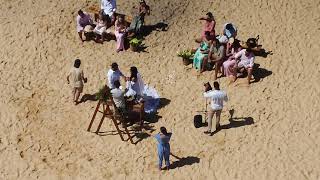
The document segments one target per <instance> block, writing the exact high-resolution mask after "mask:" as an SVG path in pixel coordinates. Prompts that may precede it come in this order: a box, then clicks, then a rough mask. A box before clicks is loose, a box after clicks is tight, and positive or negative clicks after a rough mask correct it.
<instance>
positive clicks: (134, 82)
mask: <svg viewBox="0 0 320 180" xmlns="http://www.w3.org/2000/svg"><path fill="white" fill-rule="evenodd" d="M130 73H131V75H130V77H129V79H128V81H127V89H129V91H130V89H132V90H133V91H134V92H135V95H136V96H137V99H138V100H141V99H142V98H143V91H144V83H143V80H142V78H141V75H140V73H139V72H138V69H137V68H136V67H134V66H133V67H131V68H130Z"/></svg>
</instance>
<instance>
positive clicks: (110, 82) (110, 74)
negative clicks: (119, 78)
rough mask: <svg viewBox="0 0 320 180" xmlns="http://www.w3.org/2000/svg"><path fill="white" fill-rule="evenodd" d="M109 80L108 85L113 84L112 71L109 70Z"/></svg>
mask: <svg viewBox="0 0 320 180" xmlns="http://www.w3.org/2000/svg"><path fill="white" fill-rule="evenodd" d="M107 81H108V86H112V73H110V72H109V71H108V72H107Z"/></svg>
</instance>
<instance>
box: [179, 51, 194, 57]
mask: <svg viewBox="0 0 320 180" xmlns="http://www.w3.org/2000/svg"><path fill="white" fill-rule="evenodd" d="M193 55H194V53H193V52H191V51H190V50H183V51H180V52H178V56H179V57H182V58H183V59H190V58H191V57H192V56H193Z"/></svg>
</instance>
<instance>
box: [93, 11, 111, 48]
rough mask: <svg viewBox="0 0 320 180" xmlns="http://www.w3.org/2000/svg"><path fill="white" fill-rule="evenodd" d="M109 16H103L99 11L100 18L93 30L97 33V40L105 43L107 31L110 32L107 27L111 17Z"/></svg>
mask: <svg viewBox="0 0 320 180" xmlns="http://www.w3.org/2000/svg"><path fill="white" fill-rule="evenodd" d="M107 18H109V17H108V16H103V15H102V14H101V13H99V18H98V20H97V24H96V27H95V28H94V30H93V32H94V33H95V35H96V39H95V41H96V42H100V43H103V41H104V37H105V35H106V33H108V31H107V28H108V21H109V19H107Z"/></svg>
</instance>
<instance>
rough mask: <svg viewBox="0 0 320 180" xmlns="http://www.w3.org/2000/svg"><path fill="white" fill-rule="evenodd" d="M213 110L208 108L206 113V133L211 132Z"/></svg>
mask: <svg viewBox="0 0 320 180" xmlns="http://www.w3.org/2000/svg"><path fill="white" fill-rule="evenodd" d="M213 114H214V112H213V111H212V110H211V109H210V111H209V113H208V130H207V131H205V133H206V132H208V133H211V129H212V117H213Z"/></svg>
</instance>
